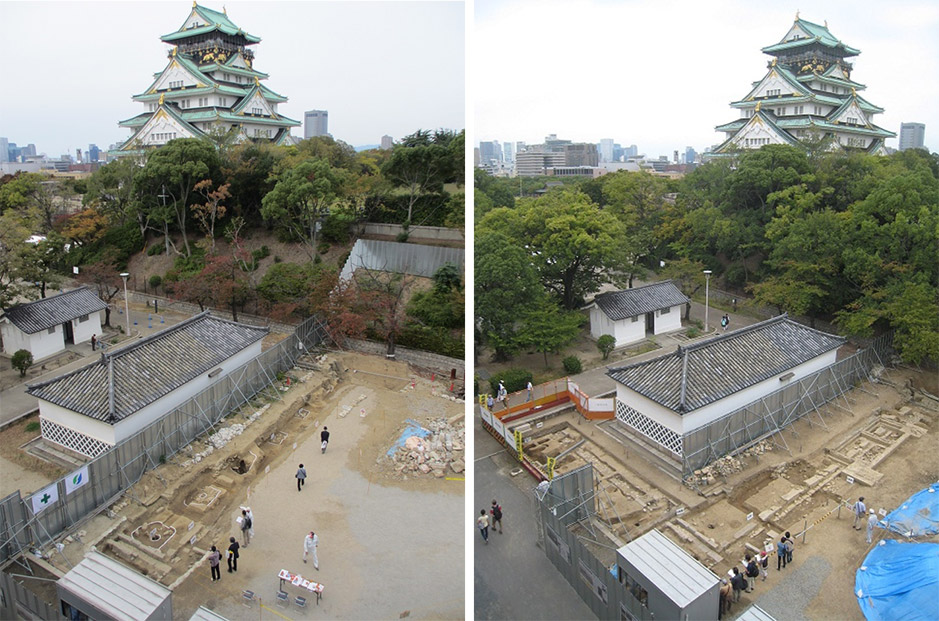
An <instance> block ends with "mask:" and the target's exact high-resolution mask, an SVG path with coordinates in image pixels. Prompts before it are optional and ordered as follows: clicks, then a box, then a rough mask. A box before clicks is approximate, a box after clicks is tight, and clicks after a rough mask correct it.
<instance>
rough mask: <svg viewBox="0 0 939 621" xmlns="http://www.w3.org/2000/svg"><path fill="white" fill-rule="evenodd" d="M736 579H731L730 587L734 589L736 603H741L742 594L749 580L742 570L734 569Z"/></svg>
mask: <svg viewBox="0 0 939 621" xmlns="http://www.w3.org/2000/svg"><path fill="white" fill-rule="evenodd" d="M733 571H734V577H733V578H731V579H730V586H732V587H734V601H735V602H739V601H740V592H741V591H743V590H744V589H745V588H747V579H746V578H744V577H743V574H742V573H740V570H739V569H737V568H736V567H734V570H733Z"/></svg>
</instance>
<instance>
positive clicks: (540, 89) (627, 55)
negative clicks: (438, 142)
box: [470, 0, 939, 156]
mask: <svg viewBox="0 0 939 621" xmlns="http://www.w3.org/2000/svg"><path fill="white" fill-rule="evenodd" d="M798 9H801V13H800V16H801V17H802V18H803V19H805V20H808V21H810V22H814V23H818V24H823V23H824V22H825V20H827V21H828V26H829V30H830V31H831V33H832V34H833V35H834V36H835V37H838V38H839V39H841V40H842V41H844V42H845V43H846V44H847V45H849V46H851V47H854V48H856V49H859V50H860V51H861V54H860V55H858V56H857V57H854V58H851V59H849V61H850V62H852V63H853V64H854V71H853V72H852V74H851V77H852V79H853V80H854V81H856V82H860V83H861V84H864V85H866V86H867V90H865V91H862V92H861V96H862V97H864V98H866V99H867V100H868V101H870V102H871V103H873V104H875V105H877V106H880V107H881V108H884V109H885V112H884V113H883V114H879V115H876V116H875V117H874V122H875V123H876V124H877V125H880V126H881V127H883V128H885V129H888V130H890V131H893V132H895V133H896V134H897V136H898V137H897V138H891V139H888V140H887V146H891V147H896V146H897V144H898V138H899V133H900V123H901V122H911V121H914V122H921V123H925V124H926V146H928V147H929V148H930V149H931V150H932V151H939V2H937V1H936V0H891V1H889V2H884V1H882V0H878V1H873V0H844V1H841V0H837V1H834V0H815V1H814V2H801V0H796V1H795V2H790V1H785V0H784V1H779V0H774V1H771V2H770V1H766V0H759V1H755V0H721V1H713V0H707V1H695V2H692V1H689V0H683V1H676V0H636V1H622V0H615V1H613V0H610V1H598V0H594V1H590V0H583V1H581V2H576V3H574V2H564V1H560V0H553V1H552V0H476V3H475V15H476V17H475V22H476V23H475V39H474V41H473V46H474V48H475V51H474V57H473V59H472V62H471V68H470V71H471V72H472V77H473V79H474V87H475V91H474V94H473V98H474V105H475V129H476V133H475V138H476V141H477V142H478V141H479V140H499V141H501V142H505V141H519V140H521V141H525V142H528V143H541V142H543V141H544V137H545V136H546V135H547V134H552V133H554V134H557V135H558V137H559V138H566V139H570V140H574V141H575V142H576V141H584V142H599V141H600V139H601V138H613V139H614V140H615V141H616V142H618V143H620V144H622V145H623V146H628V145H630V144H635V145H637V146H638V147H639V152H640V153H645V154H647V155H650V156H658V155H669V156H671V154H672V151H673V150H675V149H679V150H684V148H685V146H689V145H690V146H693V147H694V148H695V149H696V150H698V151H702V150H703V149H704V148H705V147H708V146H711V145H715V144H718V143H720V142H721V141H723V139H724V134H723V133H718V132H715V131H714V126H715V125H720V124H722V123H726V122H729V121H732V120H734V119H735V118H738V116H739V112H738V111H736V110H733V109H731V108H730V106H729V104H730V102H731V101H736V100H739V99H742V98H743V97H744V96H746V95H747V93H748V92H749V90H750V88H751V85H752V82H754V81H757V80H760V79H761V78H763V76H764V75H765V74H766V72H767V68H766V63H767V62H768V61H769V60H770V59H771V57H770V56H768V55H766V54H763V53H762V52H761V51H760V49H761V48H763V47H766V46H768V45H772V44H775V43H777V42H779V41H780V40H781V39H782V38H783V36H784V35H785V34H786V32H787V31H788V29H789V27H790V26H791V25H792V22H793V19H794V18H795V14H796V11H797V10H798Z"/></svg>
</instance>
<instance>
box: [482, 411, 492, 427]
mask: <svg viewBox="0 0 939 621" xmlns="http://www.w3.org/2000/svg"><path fill="white" fill-rule="evenodd" d="M479 413H480V415H481V416H482V417H483V420H484V421H486V422H487V423H489V424H490V425H491V424H492V412H490V411H489V410H487V409H486V408H479Z"/></svg>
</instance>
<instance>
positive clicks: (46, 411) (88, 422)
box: [39, 399, 115, 445]
mask: <svg viewBox="0 0 939 621" xmlns="http://www.w3.org/2000/svg"><path fill="white" fill-rule="evenodd" d="M39 418H44V419H46V420H48V421H51V422H53V423H58V424H59V425H62V426H63V427H68V428H69V429H73V430H75V431H77V432H79V433H83V434H85V435H86V436H90V437H92V438H94V439H96V440H100V441H102V442H105V443H107V444H111V445H113V444H115V442H114V427H113V426H112V425H109V424H108V423H105V422H102V421H100V420H95V419H94V418H90V417H88V416H85V415H84V414H79V413H78V412H74V411H72V410H69V409H66V408H63V407H62V406H60V405H56V404H55V403H50V402H48V401H46V400H44V399H39Z"/></svg>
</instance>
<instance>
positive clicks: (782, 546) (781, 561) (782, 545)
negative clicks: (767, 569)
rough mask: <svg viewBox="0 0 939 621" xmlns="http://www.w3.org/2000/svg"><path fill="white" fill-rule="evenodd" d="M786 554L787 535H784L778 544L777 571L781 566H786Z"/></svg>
mask: <svg viewBox="0 0 939 621" xmlns="http://www.w3.org/2000/svg"><path fill="white" fill-rule="evenodd" d="M786 554H787V553H786V536H785V535H783V536H782V537H780V538H779V542H778V543H777V544H776V571H779V568H780V566H782V567H785V566H786Z"/></svg>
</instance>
